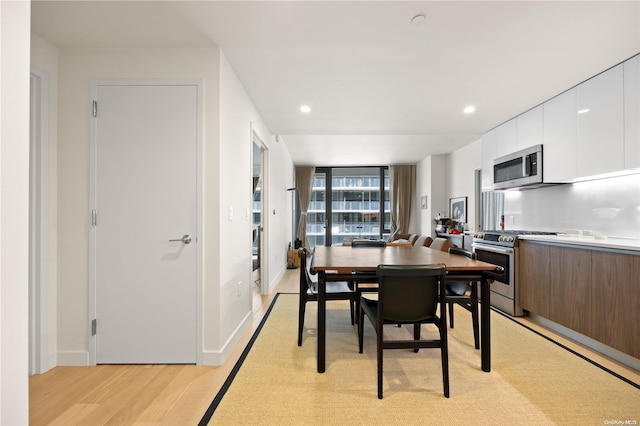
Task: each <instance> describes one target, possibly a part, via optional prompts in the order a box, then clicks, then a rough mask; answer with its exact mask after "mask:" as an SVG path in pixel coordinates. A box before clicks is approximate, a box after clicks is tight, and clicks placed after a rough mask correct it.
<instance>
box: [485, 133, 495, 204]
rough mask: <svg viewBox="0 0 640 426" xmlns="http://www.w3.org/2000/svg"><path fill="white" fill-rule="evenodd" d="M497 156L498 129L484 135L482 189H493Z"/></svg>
mask: <svg viewBox="0 0 640 426" xmlns="http://www.w3.org/2000/svg"><path fill="white" fill-rule="evenodd" d="M495 157H496V129H492V130H489V131H488V132H487V133H485V134H484V135H482V190H483V191H492V190H493V159H494V158H495Z"/></svg>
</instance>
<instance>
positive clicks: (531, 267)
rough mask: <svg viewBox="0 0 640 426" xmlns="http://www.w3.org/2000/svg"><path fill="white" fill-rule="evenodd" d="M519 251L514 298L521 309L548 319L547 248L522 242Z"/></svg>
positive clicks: (549, 275) (549, 266) (549, 267)
mask: <svg viewBox="0 0 640 426" xmlns="http://www.w3.org/2000/svg"><path fill="white" fill-rule="evenodd" d="M519 251H520V256H519V262H518V270H519V274H518V277H517V279H518V283H519V284H518V292H517V294H516V297H517V298H518V301H519V303H520V306H521V307H522V309H525V310H527V311H529V312H535V313H536V314H538V315H540V316H543V317H545V318H548V317H549V294H550V293H551V290H550V288H551V263H550V260H549V246H546V245H542V244H532V243H527V242H525V241H522V242H520V248H519Z"/></svg>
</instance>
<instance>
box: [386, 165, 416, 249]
mask: <svg viewBox="0 0 640 426" xmlns="http://www.w3.org/2000/svg"><path fill="white" fill-rule="evenodd" d="M389 176H390V177H391V238H393V236H394V235H395V234H397V233H400V234H406V233H408V232H409V221H410V220H411V209H412V207H411V206H412V204H413V200H414V198H415V192H416V166H415V165H400V166H390V167H389Z"/></svg>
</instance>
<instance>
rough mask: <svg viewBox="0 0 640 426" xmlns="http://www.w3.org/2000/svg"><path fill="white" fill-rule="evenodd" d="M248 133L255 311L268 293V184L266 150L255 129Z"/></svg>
mask: <svg viewBox="0 0 640 426" xmlns="http://www.w3.org/2000/svg"><path fill="white" fill-rule="evenodd" d="M251 134H252V140H251V158H252V160H251V181H252V188H251V281H252V284H251V289H252V300H253V310H254V311H255V310H257V309H259V308H260V307H261V306H262V295H265V294H268V293H269V283H268V279H267V277H268V275H267V262H266V259H267V256H265V248H266V247H267V244H266V232H265V229H266V226H267V223H266V221H267V219H268V215H267V214H266V213H265V212H266V211H267V206H266V204H267V203H266V201H267V188H268V185H267V179H266V175H267V173H266V170H267V169H266V166H267V149H266V146H265V145H264V143H263V142H262V140H261V139H260V137H259V136H258V135H257V134H256V133H255V132H254V131H252V132H251Z"/></svg>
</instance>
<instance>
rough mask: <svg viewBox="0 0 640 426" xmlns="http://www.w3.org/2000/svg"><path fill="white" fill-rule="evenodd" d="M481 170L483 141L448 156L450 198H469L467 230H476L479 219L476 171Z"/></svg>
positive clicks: (448, 189)
mask: <svg viewBox="0 0 640 426" xmlns="http://www.w3.org/2000/svg"><path fill="white" fill-rule="evenodd" d="M480 168H482V140H477V141H475V142H473V143H471V144H469V145H467V146H465V147H462V148H460V149H458V150H456V151H454V152H452V153H451V154H449V155H447V183H448V185H447V193H448V194H449V195H448V198H454V197H467V223H466V224H465V230H474V229H476V224H477V223H478V218H476V217H475V206H476V202H475V171H476V169H480ZM447 203H448V201H447ZM447 210H448V204H447Z"/></svg>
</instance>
